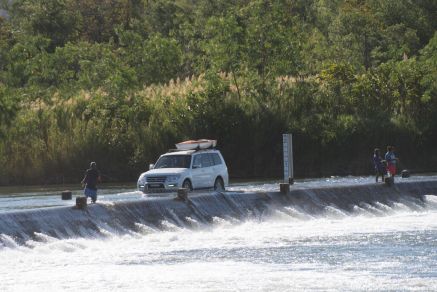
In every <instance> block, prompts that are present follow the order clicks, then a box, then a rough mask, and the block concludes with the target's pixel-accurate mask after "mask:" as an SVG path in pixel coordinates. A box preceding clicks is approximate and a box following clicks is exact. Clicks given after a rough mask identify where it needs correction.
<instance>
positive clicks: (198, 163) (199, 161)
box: [193, 155, 202, 168]
mask: <svg viewBox="0 0 437 292" xmlns="http://www.w3.org/2000/svg"><path fill="white" fill-rule="evenodd" d="M201 158H202V155H195V156H194V158H193V168H199V167H202V159H201Z"/></svg>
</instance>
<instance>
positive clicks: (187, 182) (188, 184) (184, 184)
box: [182, 179, 193, 191]
mask: <svg viewBox="0 0 437 292" xmlns="http://www.w3.org/2000/svg"><path fill="white" fill-rule="evenodd" d="M182 188H184V189H188V190H189V191H192V190H193V186H192V185H191V182H190V181H189V180H188V179H186V180H184V182H183V183H182Z"/></svg>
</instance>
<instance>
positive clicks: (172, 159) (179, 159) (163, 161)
mask: <svg viewBox="0 0 437 292" xmlns="http://www.w3.org/2000/svg"><path fill="white" fill-rule="evenodd" d="M190 163H191V155H167V156H161V158H159V159H158V161H157V162H156V164H155V167H154V168H155V169H156V168H190Z"/></svg>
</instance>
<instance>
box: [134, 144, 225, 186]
mask: <svg viewBox="0 0 437 292" xmlns="http://www.w3.org/2000/svg"><path fill="white" fill-rule="evenodd" d="M228 184H229V175H228V168H227V166H226V163H225V161H224V159H223V156H222V155H221V153H220V151H218V150H216V149H206V150H184V151H172V152H168V153H165V154H163V155H161V156H160V157H159V159H158V161H157V162H156V164H155V165H153V164H151V165H150V170H149V171H147V172H144V173H142V174H141V175H140V178H139V179H138V190H140V191H142V192H144V193H154V192H164V191H171V190H176V189H178V188H187V189H189V190H195V189H214V190H217V191H224V190H225V187H227V186H228Z"/></svg>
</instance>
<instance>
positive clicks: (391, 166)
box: [385, 146, 399, 176]
mask: <svg viewBox="0 0 437 292" xmlns="http://www.w3.org/2000/svg"><path fill="white" fill-rule="evenodd" d="M394 150H395V147H393V146H387V153H385V161H386V163H387V172H388V173H387V175H388V176H395V175H396V163H397V162H398V161H399V159H398V158H397V157H396V155H395V153H394Z"/></svg>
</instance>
